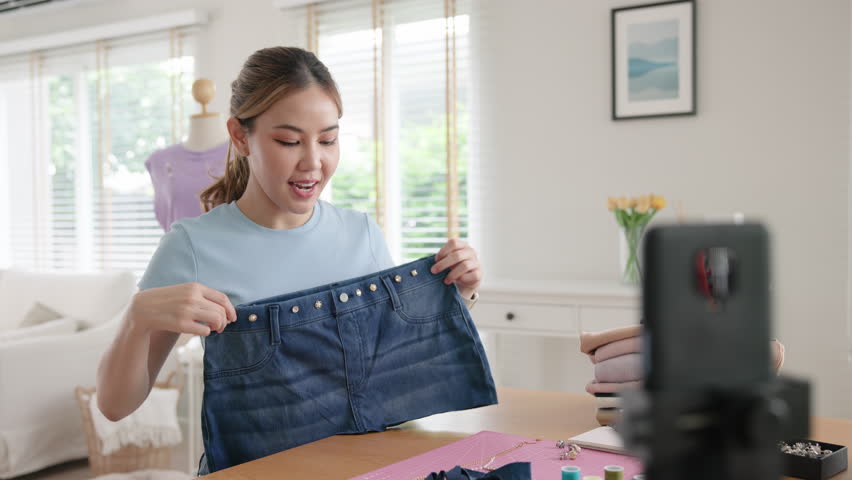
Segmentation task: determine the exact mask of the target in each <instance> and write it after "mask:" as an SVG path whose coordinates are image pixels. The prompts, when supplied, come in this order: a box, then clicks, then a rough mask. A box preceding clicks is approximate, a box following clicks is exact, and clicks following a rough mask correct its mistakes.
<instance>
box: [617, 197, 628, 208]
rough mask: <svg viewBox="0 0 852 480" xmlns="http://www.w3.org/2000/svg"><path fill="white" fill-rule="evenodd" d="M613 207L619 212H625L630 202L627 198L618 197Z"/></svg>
mask: <svg viewBox="0 0 852 480" xmlns="http://www.w3.org/2000/svg"><path fill="white" fill-rule="evenodd" d="M615 206H616V207H618V208H619V209H620V210H627V209H628V208H630V200H628V199H627V197H618V199H617V200H616V201H615Z"/></svg>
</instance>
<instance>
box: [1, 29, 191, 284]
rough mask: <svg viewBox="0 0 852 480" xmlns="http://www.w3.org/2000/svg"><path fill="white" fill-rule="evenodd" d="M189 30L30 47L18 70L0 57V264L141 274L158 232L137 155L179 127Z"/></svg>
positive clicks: (187, 80)
mask: <svg viewBox="0 0 852 480" xmlns="http://www.w3.org/2000/svg"><path fill="white" fill-rule="evenodd" d="M191 40H192V31H191V30H187V29H172V30H169V31H166V32H157V33H153V34H145V35H136V36H133V37H124V38H119V39H113V40H108V41H99V42H96V43H95V44H81V45H77V46H75V47H72V48H62V49H52V50H49V51H43V52H35V53H32V54H30V55H29V57H28V59H27V60H28V61H27V64H28V71H27V72H26V74H25V75H22V74H21V73H22V71H21V68H20V64H21V63H22V62H21V61H20V59H10V58H7V59H2V58H0V72H2V73H0V136H5V138H6V139H8V141H4V142H2V143H0V173H5V175H3V176H2V177H0V187H3V186H6V187H9V188H6V189H4V190H3V191H4V192H7V194H8V198H6V199H4V200H5V201H4V202H2V203H5V204H6V205H7V207H6V208H5V210H3V213H2V214H0V226H7V227H8V228H5V229H0V232H3V233H0V237H2V239H0V247H4V248H2V250H3V252H4V257H3V258H0V260H2V264H4V265H5V266H11V267H17V268H26V269H33V270H56V271H62V270H74V271H92V270H107V269H126V270H132V271H134V272H135V273H136V274H137V275H141V273H142V272H143V271H144V269H145V266H146V265H147V263H148V260H149V259H150V257H151V255H152V254H153V251H154V250H155V248H156V246H157V243H158V242H159V238H160V236H161V235H162V230H161V228H160V227H159V225H158V224H157V223H156V221H155V218H154V213H153V188H152V187H151V185H150V177H149V175H148V173H147V171H146V170H145V167H144V162H145V160H146V159H147V157H148V156H149V155H150V154H151V153H153V152H154V151H156V150H158V149H161V148H163V147H165V146H167V145H169V144H172V143H176V142H177V141H180V139H181V138H182V137H183V132H185V131H186V122H187V121H188V120H187V115H185V114H184V112H190V111H191V110H190V108H192V106H191V105H190V102H191V99H192V97H191V95H190V93H189V92H190V88H191V81H192V71H193V64H194V62H193V58H194V57H193V42H192V41H191ZM23 103H27V104H28V106H27V107H25V108H21V107H22V106H23ZM24 112H28V113H24ZM22 114H23V118H22ZM23 125H26V126H27V128H24V127H23ZM22 200H23V201H22Z"/></svg>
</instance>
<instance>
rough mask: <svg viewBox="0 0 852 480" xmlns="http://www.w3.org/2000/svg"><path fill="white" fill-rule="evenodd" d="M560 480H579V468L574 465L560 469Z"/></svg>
mask: <svg viewBox="0 0 852 480" xmlns="http://www.w3.org/2000/svg"><path fill="white" fill-rule="evenodd" d="M562 480H580V467H575V466H574V465H566V466H564V467H562Z"/></svg>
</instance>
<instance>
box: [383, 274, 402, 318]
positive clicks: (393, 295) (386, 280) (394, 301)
mask: <svg viewBox="0 0 852 480" xmlns="http://www.w3.org/2000/svg"><path fill="white" fill-rule="evenodd" d="M382 283H384V284H385V288H386V289H387V290H388V294H389V295H390V298H391V303H392V304H393V311H395V312H397V311H399V309H400V308H402V304H401V303H400V302H399V296H397V294H396V289H395V288H393V284H392V283H391V281H390V278H388V277H382Z"/></svg>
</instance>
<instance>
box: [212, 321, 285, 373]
mask: <svg viewBox="0 0 852 480" xmlns="http://www.w3.org/2000/svg"><path fill="white" fill-rule="evenodd" d="M214 351H215V352H216V354H215V355H213V354H210V355H208V354H207V353H208V352H214ZM274 353H275V346H274V345H272V341H271V339H270V333H269V330H266V329H262V330H260V329H258V330H242V331H240V330H237V331H231V332H228V331H227V330H226V331H225V332H223V333H219V334H215V335H210V336H209V337H207V340H206V342H205V355H204V378H205V379H215V378H221V377H228V376H232V375H241V374H245V373H251V372H254V371H256V370H259V369H261V368H262V367H263V366H264V365H265V364H266V363H267V362H268V361H269V360H270V359H271V358H272V357H273V354H274Z"/></svg>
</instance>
